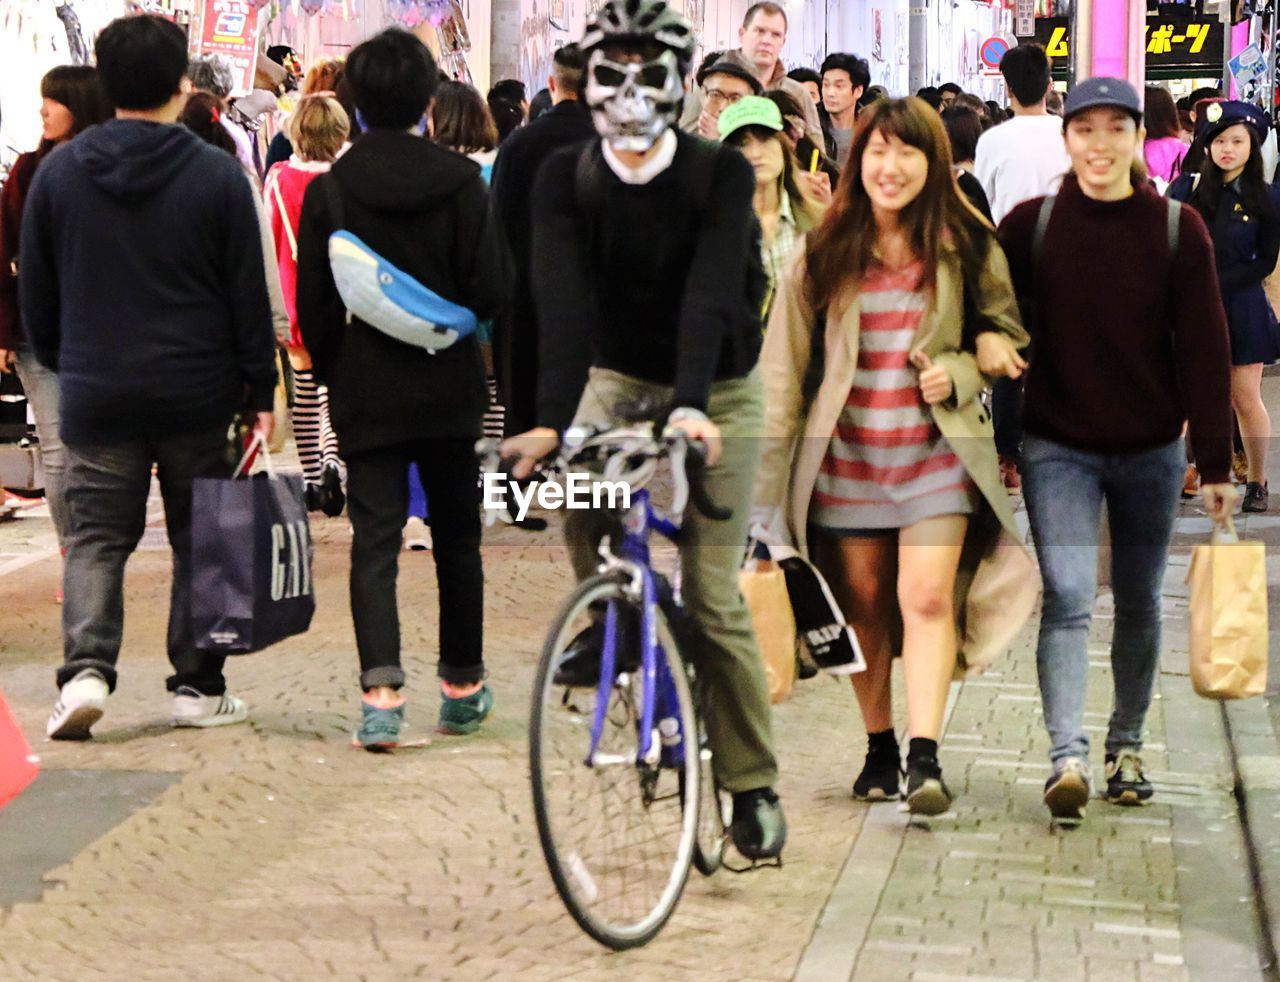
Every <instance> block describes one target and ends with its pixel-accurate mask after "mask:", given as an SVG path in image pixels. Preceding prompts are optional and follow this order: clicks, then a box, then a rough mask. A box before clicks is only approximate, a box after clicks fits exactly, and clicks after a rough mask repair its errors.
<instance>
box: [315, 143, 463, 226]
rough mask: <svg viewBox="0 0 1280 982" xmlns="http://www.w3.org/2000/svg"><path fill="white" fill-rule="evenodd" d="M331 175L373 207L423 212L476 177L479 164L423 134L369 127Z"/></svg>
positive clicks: (365, 204)
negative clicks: (438, 144)
mask: <svg viewBox="0 0 1280 982" xmlns="http://www.w3.org/2000/svg"><path fill="white" fill-rule="evenodd" d="M330 173H332V174H333V175H334V176H335V177H337V179H338V180H339V181H340V182H341V183H342V187H343V188H344V189H345V190H346V192H347V193H348V194H350V195H351V197H353V198H355V199H356V200H357V201H359V202H360V203H361V204H362V205H364V206H365V207H366V208H369V209H371V210H373V211H391V212H396V211H424V210H428V209H431V208H433V207H435V206H436V205H438V204H440V203H441V202H443V201H445V200H446V199H448V198H451V197H453V196H454V195H455V194H457V192H458V191H459V190H460V189H461V188H463V187H464V186H465V185H466V184H467V183H468V182H470V181H474V180H475V179H476V178H478V177H479V176H480V167H479V166H478V165H477V164H476V163H475V162H474V161H471V160H468V159H467V158H466V157H464V156H462V154H458V153H454V152H453V151H452V150H446V149H444V148H443V147H440V146H437V145H436V144H434V143H432V142H431V141H430V140H428V139H427V138H425V137H421V136H414V135H413V134H411V133H401V132H399V131H392V130H370V131H368V132H367V133H364V134H362V135H361V136H360V138H359V139H358V140H356V142H355V143H354V144H352V147H351V149H350V150H349V151H347V152H346V153H345V154H343V155H342V156H341V157H339V158H338V160H337V161H336V162H335V163H334V165H333V169H332V170H331V171H330Z"/></svg>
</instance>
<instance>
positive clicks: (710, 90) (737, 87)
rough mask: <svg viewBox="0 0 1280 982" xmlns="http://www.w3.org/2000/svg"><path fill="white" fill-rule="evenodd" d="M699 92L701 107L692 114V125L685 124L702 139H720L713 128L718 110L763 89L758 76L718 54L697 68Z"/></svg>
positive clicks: (716, 120)
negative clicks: (698, 111) (707, 63)
mask: <svg viewBox="0 0 1280 982" xmlns="http://www.w3.org/2000/svg"><path fill="white" fill-rule="evenodd" d="M697 83H698V93H699V95H701V97H702V111H701V112H700V113H699V114H698V115H697V116H696V117H694V120H693V126H692V127H684V129H685V130H687V131H688V132H690V133H697V134H698V135H699V136H700V137H702V138H703V139H704V140H719V139H720V132H719V130H718V129H717V128H716V127H717V123H718V121H719V119H720V114H721V113H722V112H724V110H725V109H726V108H727V107H729V106H731V105H733V104H734V103H735V102H737V101H738V100H739V99H741V98H743V97H744V96H749V95H759V94H760V93H761V92H763V91H764V86H762V85H761V84H760V80H759V79H757V78H756V77H755V76H754V75H752V74H751V73H750V72H749V71H747V70H746V69H745V68H743V67H742V66H741V65H739V64H738V63H737V62H735V61H730V60H728V59H727V58H724V57H723V56H721V58H719V59H717V60H716V61H714V62H712V63H711V64H710V65H703V66H702V68H701V70H700V71H699V72H698V78H697Z"/></svg>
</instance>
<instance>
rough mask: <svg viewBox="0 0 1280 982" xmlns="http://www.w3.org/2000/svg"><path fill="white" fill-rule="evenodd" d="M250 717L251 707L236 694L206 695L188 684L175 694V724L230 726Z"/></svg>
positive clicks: (173, 718) (173, 721)
mask: <svg viewBox="0 0 1280 982" xmlns="http://www.w3.org/2000/svg"><path fill="white" fill-rule="evenodd" d="M248 718H249V707H248V706H246V705H245V704H244V700H243V699H237V698H236V697H235V696H228V695H222V696H206V695H204V694H202V693H200V692H197V691H196V690H195V689H193V688H191V687H190V686H187V685H180V686H178V691H177V692H175V693H174V694H173V716H172V718H171V720H170V721H171V722H172V723H173V725H174V726H202V727H203V726H230V725H231V724H232V723H243V722H244V721H245V720H246V719H248Z"/></svg>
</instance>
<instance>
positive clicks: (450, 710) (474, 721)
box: [436, 684, 493, 736]
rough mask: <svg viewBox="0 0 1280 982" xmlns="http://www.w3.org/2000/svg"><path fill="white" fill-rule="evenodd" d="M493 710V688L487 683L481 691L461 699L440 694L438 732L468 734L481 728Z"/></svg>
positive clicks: (454, 734) (456, 734) (455, 734)
mask: <svg viewBox="0 0 1280 982" xmlns="http://www.w3.org/2000/svg"><path fill="white" fill-rule="evenodd" d="M491 712H493V690H492V689H490V688H489V686H488V685H487V684H485V685H481V686H480V689H479V691H477V692H475V693H474V694H472V695H469V696H463V697H462V698H461V699H451V698H449V697H448V696H446V695H445V694H444V693H441V694H440V720H439V722H438V723H437V724H436V731H437V732H438V733H446V734H449V735H451V736H466V735H467V734H469V733H474V732H475V731H476V730H478V729H480V724H481V723H483V722H484V721H485V719H486V717H488V715H489V714H490V713H491Z"/></svg>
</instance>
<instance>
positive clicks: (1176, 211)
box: [1165, 198, 1182, 266]
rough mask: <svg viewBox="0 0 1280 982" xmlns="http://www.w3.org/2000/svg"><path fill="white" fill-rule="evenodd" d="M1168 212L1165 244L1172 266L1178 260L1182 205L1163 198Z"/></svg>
mask: <svg viewBox="0 0 1280 982" xmlns="http://www.w3.org/2000/svg"><path fill="white" fill-rule="evenodd" d="M1165 206H1166V207H1167V208H1168V212H1167V214H1166V216H1165V244H1166V245H1167V246H1168V250H1169V263H1170V265H1171V266H1172V265H1173V264H1174V263H1176V262H1177V260H1178V235H1179V232H1180V230H1181V226H1182V204H1181V203H1180V202H1178V201H1174V200H1173V199H1172V198H1165Z"/></svg>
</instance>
